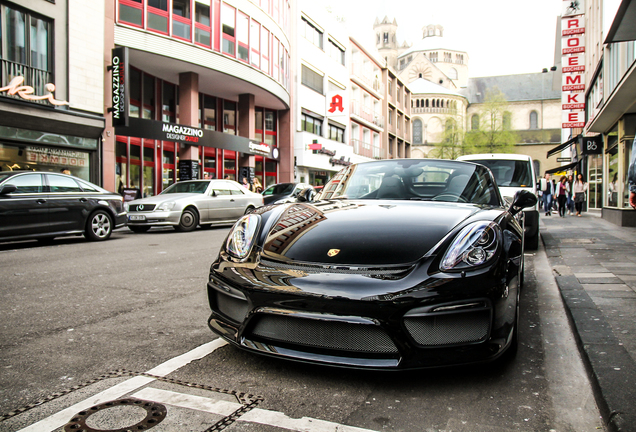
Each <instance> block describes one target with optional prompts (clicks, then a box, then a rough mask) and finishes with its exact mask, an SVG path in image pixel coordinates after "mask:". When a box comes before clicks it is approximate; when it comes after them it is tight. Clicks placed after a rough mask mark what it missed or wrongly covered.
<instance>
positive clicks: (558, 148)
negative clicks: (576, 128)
mask: <svg viewBox="0 0 636 432" xmlns="http://www.w3.org/2000/svg"><path fill="white" fill-rule="evenodd" d="M579 137H580V135H577V136H575V137H574V138H572V139H569V140H567V141H566V142H564V143H563V144H559V145H558V146H556V147H555V148H553V149H552V150H548V156H546V157H550V156H552V155H553V154H556V153H559V152H560V151H561V150H565V149H566V148H568V147H570V146H571V145H572V144H574V143H575V142H577V141H578V139H579Z"/></svg>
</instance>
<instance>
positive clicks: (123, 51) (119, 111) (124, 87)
mask: <svg viewBox="0 0 636 432" xmlns="http://www.w3.org/2000/svg"><path fill="white" fill-rule="evenodd" d="M111 74H112V87H111V96H112V102H113V105H112V108H111V111H112V114H113V126H128V48H127V47H120V48H114V49H113V51H112V66H111Z"/></svg>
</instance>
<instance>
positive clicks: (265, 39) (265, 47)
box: [261, 27, 269, 74]
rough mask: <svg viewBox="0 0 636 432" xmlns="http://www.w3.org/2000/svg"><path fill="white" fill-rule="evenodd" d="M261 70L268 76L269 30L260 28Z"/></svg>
mask: <svg viewBox="0 0 636 432" xmlns="http://www.w3.org/2000/svg"><path fill="white" fill-rule="evenodd" d="M261 56H262V61H261V70H262V71H263V72H265V73H266V74H269V30H267V29H266V28H265V27H261Z"/></svg>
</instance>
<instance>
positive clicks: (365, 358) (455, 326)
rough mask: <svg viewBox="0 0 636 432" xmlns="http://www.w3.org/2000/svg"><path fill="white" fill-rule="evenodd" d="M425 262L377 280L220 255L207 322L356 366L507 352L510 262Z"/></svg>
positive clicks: (248, 340) (238, 342)
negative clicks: (462, 268)
mask: <svg viewBox="0 0 636 432" xmlns="http://www.w3.org/2000/svg"><path fill="white" fill-rule="evenodd" d="M428 264H430V262H429V263H425V264H423V265H422V264H418V265H415V266H413V268H412V269H410V270H409V271H408V272H407V273H408V274H407V275H405V276H404V277H401V278H398V279H391V278H384V279H383V278H376V277H372V276H365V275H359V274H355V275H342V274H338V275H335V274H324V273H323V274H309V273H305V274H302V273H301V272H298V271H297V270H293V271H284V270H281V269H280V268H277V269H273V268H269V267H267V266H265V265H262V264H260V265H257V266H256V267H253V268H249V266H243V267H239V266H235V265H233V264H232V263H228V262H226V261H224V260H223V259H222V258H220V259H219V260H217V262H216V263H215V264H213V265H212V269H211V272H210V279H209V281H208V284H207V290H208V299H209V303H210V307H211V310H212V314H211V316H210V318H209V320H208V325H209V326H210V328H211V329H212V331H214V332H215V333H217V334H219V335H220V336H221V337H223V338H224V339H225V340H227V341H228V342H230V343H231V344H233V345H235V346H238V347H240V348H242V349H245V350H249V351H253V352H257V353H260V354H265V355H269V356H275V357H282V358H288V359H294V360H299V361H305V362H310V363H322V364H331V365H336V366H346V367H354V368H371V369H411V368H427V367H439V366H449V365H460V364H467V363H479V362H486V361H491V360H494V359H496V358H497V357H499V356H500V355H501V354H503V352H504V351H505V349H506V348H507V347H508V345H509V343H510V340H511V337H512V330H513V326H514V323H515V319H516V307H517V298H518V290H517V286H518V278H517V277H516V274H517V271H516V270H517V269H516V267H515V266H514V265H507V263H497V264H495V265H494V266H492V267H490V268H486V269H482V270H480V271H476V272H473V274H471V275H466V276H465V277H462V276H461V274H446V273H436V274H432V275H429V274H428ZM511 264H512V263H511ZM506 267H508V270H510V271H508V272H506V271H504V270H505V268H506ZM508 275H514V276H510V277H509V276H508Z"/></svg>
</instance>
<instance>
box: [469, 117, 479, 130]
mask: <svg viewBox="0 0 636 432" xmlns="http://www.w3.org/2000/svg"><path fill="white" fill-rule="evenodd" d="M470 128H471V129H472V130H477V129H479V116H478V115H477V114H473V116H472V117H471V118H470Z"/></svg>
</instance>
